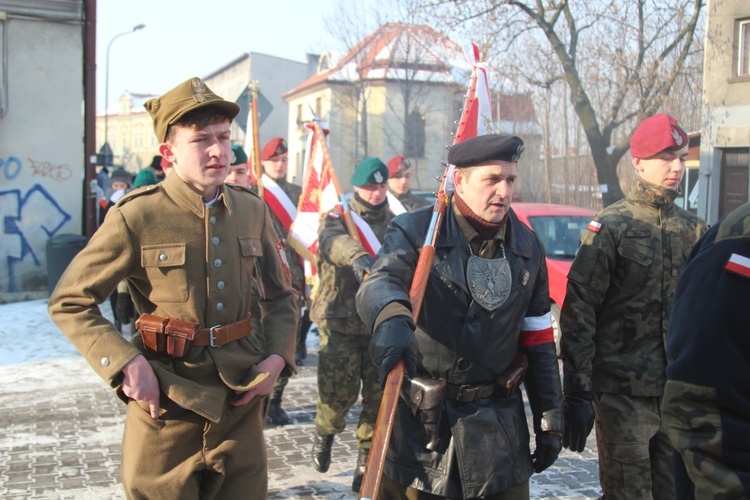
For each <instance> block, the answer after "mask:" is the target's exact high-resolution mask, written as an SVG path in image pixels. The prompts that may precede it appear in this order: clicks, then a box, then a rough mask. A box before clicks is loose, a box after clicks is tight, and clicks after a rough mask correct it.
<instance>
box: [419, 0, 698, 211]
mask: <svg viewBox="0 0 750 500" xmlns="http://www.w3.org/2000/svg"><path fill="white" fill-rule="evenodd" d="M420 5H421V8H422V9H423V10H424V11H425V12H429V13H430V14H432V15H434V16H436V17H437V18H438V19H440V20H442V22H443V23H444V24H445V25H446V26H449V27H457V26H461V27H464V28H466V30H467V31H469V32H471V33H472V36H474V37H476V36H481V37H482V38H483V39H485V40H487V43H488V44H489V46H490V47H491V49H490V50H491V51H492V50H497V51H498V53H500V54H501V55H502V65H501V67H507V66H509V65H512V66H515V67H516V68H517V69H518V70H519V72H523V68H524V67H525V65H526V64H527V62H528V59H526V57H527V55H528V52H529V47H533V46H534V44H538V43H539V40H542V39H543V40H546V43H547V44H548V46H549V48H550V49H551V50H552V52H553V53H554V54H555V57H556V60H557V64H556V65H555V66H554V67H553V69H554V70H556V72H557V77H558V78H560V79H562V80H563V81H564V82H565V83H566V85H567V87H568V89H569V99H570V102H571V104H572V107H573V109H574V110H575V113H576V115H577V116H578V120H579V122H580V124H581V126H582V128H583V133H584V135H585V137H586V139H587V143H588V147H589V149H590V154H591V156H592V158H593V161H594V164H595V166H596V172H597V176H598V182H599V185H600V189H601V192H602V198H603V202H604V204H605V205H609V204H611V203H613V202H614V201H616V200H618V199H619V198H621V197H622V194H623V192H622V188H621V186H620V183H619V180H618V175H617V171H618V170H617V168H618V162H619V161H620V159H621V158H623V156H624V155H625V153H626V152H627V151H628V149H629V140H630V136H631V135H632V133H633V130H634V128H635V126H636V125H637V123H638V121H640V119H642V118H644V117H646V116H650V115H652V114H655V113H657V112H659V111H661V110H663V109H664V108H665V106H667V105H668V104H669V103H670V99H669V97H670V92H671V91H672V89H673V88H674V86H675V84H676V82H678V81H680V80H681V79H683V80H685V79H687V80H688V81H691V82H692V83H695V82H696V81H697V80H696V78H697V75H696V74H694V73H693V72H692V71H691V72H690V73H691V77H686V75H685V74H684V72H685V68H686V65H687V64H688V63H689V62H690V61H691V59H690V58H691V54H695V53H697V52H699V51H700V47H699V45H700V44H701V40H700V39H699V38H698V37H696V33H698V32H700V29H701V28H700V21H701V19H702V18H701V14H702V9H703V6H704V0H607V1H602V2H570V1H568V0H546V1H545V0H527V1H520V0H422V1H421V3H420ZM529 76H530V75H529ZM531 80H533V78H529V81H531ZM694 88H695V87H693V89H694Z"/></svg>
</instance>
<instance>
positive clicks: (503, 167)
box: [453, 160, 516, 223]
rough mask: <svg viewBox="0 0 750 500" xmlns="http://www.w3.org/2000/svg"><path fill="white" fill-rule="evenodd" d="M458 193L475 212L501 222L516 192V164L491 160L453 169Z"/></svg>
mask: <svg viewBox="0 0 750 500" xmlns="http://www.w3.org/2000/svg"><path fill="white" fill-rule="evenodd" d="M453 182H454V183H455V185H456V192H457V193H458V194H459V195H460V196H461V198H462V199H463V200H464V202H466V205H467V206H468V207H469V208H470V209H471V211H472V212H474V213H475V214H476V215H478V216H479V217H481V218H482V219H484V220H486V221H487V222H493V223H498V222H502V220H503V219H504V218H505V215H506V214H507V213H508V209H509V208H510V203H511V200H513V195H514V194H515V192H516V186H515V183H516V164H515V163H512V162H509V161H502V160H492V161H488V162H487V163H484V164H482V165H477V166H474V167H469V168H466V167H464V168H457V169H455V170H454V171H453Z"/></svg>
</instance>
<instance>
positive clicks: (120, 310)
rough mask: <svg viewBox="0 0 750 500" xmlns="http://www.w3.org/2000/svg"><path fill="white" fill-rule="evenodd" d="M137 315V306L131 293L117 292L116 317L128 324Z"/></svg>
mask: <svg viewBox="0 0 750 500" xmlns="http://www.w3.org/2000/svg"><path fill="white" fill-rule="evenodd" d="M134 317H135V306H134V305H133V299H131V298H130V294H129V293H124V292H120V293H118V294H117V303H116V304H115V318H117V319H118V320H119V321H120V323H122V324H123V325H127V324H128V323H130V320H131V319H132V318H134Z"/></svg>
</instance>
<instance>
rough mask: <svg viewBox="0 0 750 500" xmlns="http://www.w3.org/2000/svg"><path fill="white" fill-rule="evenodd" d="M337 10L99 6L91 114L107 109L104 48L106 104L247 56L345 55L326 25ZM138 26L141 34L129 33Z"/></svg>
mask: <svg viewBox="0 0 750 500" xmlns="http://www.w3.org/2000/svg"><path fill="white" fill-rule="evenodd" d="M338 4H339V0H316V1H315V2H311V1H309V0H275V1H274V0H208V1H207V0H156V1H154V0H100V1H99V2H97V28H96V32H97V34H96V36H97V43H96V65H97V91H96V93H97V96H96V101H97V110H98V111H103V110H104V107H105V106H104V104H105V97H106V95H105V82H106V80H107V78H106V73H107V70H106V68H107V47H108V46H109V47H110V50H109V99H108V102H109V106H112V105H113V104H114V103H116V102H117V101H118V99H119V97H120V95H121V94H122V93H123V92H124V91H125V90H127V91H130V92H133V93H144V94H148V93H150V94H157V95H158V94H162V93H164V92H166V91H167V90H169V89H171V88H173V87H175V86H177V85H178V84H180V83H181V82H183V81H184V80H187V79H188V78H190V77H193V76H198V77H203V76H206V75H208V74H209V73H211V72H212V71H214V70H216V69H218V68H220V67H221V66H223V65H225V64H227V63H229V62H230V61H232V60H233V59H235V58H237V57H239V56H241V55H242V54H244V53H246V52H260V53H263V54H269V55H273V56H278V57H283V58H286V59H291V60H294V61H298V62H305V60H306V54H308V53H315V54H320V53H321V52H324V51H326V50H344V47H343V46H342V44H341V43H340V42H338V41H337V40H336V39H335V38H334V37H333V36H331V35H330V34H329V33H328V32H327V31H326V28H325V23H324V17H330V16H331V15H332V13H333V12H334V10H335V9H336V7H337V6H338ZM138 24H144V25H145V28H143V29H141V30H138V31H132V30H133V27H134V26H136V25H138ZM125 32H127V33H128V34H126V35H123V36H120V37H118V38H117V39H116V40H114V41H113V38H114V37H115V36H117V35H118V34H120V33H125ZM110 42H112V43H111V45H110Z"/></svg>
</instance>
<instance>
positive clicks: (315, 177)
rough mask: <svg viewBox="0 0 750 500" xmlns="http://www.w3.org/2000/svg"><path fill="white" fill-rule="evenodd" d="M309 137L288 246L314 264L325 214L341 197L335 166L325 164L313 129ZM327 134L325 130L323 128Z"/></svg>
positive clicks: (309, 126)
mask: <svg viewBox="0 0 750 500" xmlns="http://www.w3.org/2000/svg"><path fill="white" fill-rule="evenodd" d="M306 126H307V127H308V128H309V129H310V134H309V136H308V137H307V148H306V150H305V161H304V169H303V174H302V175H303V178H304V183H303V185H302V194H301V196H300V198H299V204H298V205H297V216H296V217H295V218H294V221H293V222H292V224H291V227H290V229H289V236H288V238H287V239H288V241H289V244H290V245H292V246H293V247H294V249H295V250H297V253H298V254H300V255H301V256H302V257H304V258H305V259H306V260H307V261H309V262H311V263H314V262H315V253H316V252H317V251H318V226H319V225H320V218H321V216H322V215H323V214H325V213H326V212H328V211H329V210H331V209H333V208H334V207H335V206H336V205H337V204H338V203H339V198H338V193H337V192H336V187H335V185H334V183H333V180H332V179H333V177H332V175H331V174H332V172H331V170H332V166H331V164H330V162H328V161H326V158H325V155H324V154H323V147H322V145H320V144H318V141H317V138H316V137H315V132H314V130H313V129H312V125H306ZM324 130H325V128H324Z"/></svg>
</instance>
